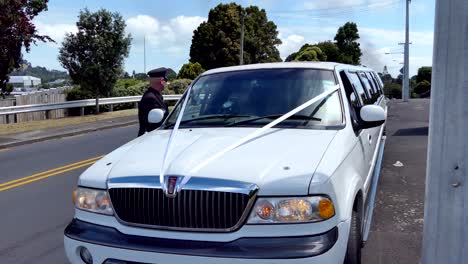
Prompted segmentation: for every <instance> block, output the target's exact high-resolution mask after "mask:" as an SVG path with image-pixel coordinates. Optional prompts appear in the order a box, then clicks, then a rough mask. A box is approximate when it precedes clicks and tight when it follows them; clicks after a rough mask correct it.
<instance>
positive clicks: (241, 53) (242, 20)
mask: <svg viewBox="0 0 468 264" xmlns="http://www.w3.org/2000/svg"><path fill="white" fill-rule="evenodd" d="M244 17H245V14H244V12H243V11H241V36H240V55H239V65H242V64H244Z"/></svg>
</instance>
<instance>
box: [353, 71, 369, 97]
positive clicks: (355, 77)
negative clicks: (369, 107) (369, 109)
mask: <svg viewBox="0 0 468 264" xmlns="http://www.w3.org/2000/svg"><path fill="white" fill-rule="evenodd" d="M348 76H349V78H350V81H351V83H352V85H353V87H354V89H355V90H356V92H357V94H358V96H359V99H360V100H361V102H363V103H364V104H367V103H368V102H369V99H368V96H367V94H366V91H365V90H364V87H363V86H362V83H361V81H360V80H359V77H358V75H357V73H356V72H351V73H349V75H348Z"/></svg>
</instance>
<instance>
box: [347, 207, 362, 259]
mask: <svg viewBox="0 0 468 264" xmlns="http://www.w3.org/2000/svg"><path fill="white" fill-rule="evenodd" d="M361 247H362V237H361V219H360V217H359V214H358V213H357V212H354V211H353V214H352V216H351V226H350V229H349V238H348V248H347V250H346V256H345V261H344V264H361Z"/></svg>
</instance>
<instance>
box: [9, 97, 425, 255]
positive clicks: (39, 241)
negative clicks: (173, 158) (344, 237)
mask: <svg viewBox="0 0 468 264" xmlns="http://www.w3.org/2000/svg"><path fill="white" fill-rule="evenodd" d="M428 106H429V101H428V100H417V101H412V102H411V103H401V102H392V103H391V106H390V110H389V121H388V126H387V136H388V139H387V145H386V149H385V153H384V162H383V165H382V166H383V168H382V175H381V178H380V182H379V190H378V196H377V203H376V209H375V214H374V221H373V225H372V228H371V233H370V238H369V241H368V243H367V244H366V247H365V248H364V253H363V263H365V264H371V263H372V264H380V263H389V264H390V263H391V264H394V263H403V264H406V263H408V264H410V263H411V264H414V263H418V262H419V260H420V251H421V238H422V236H421V233H422V225H423V211H424V205H423V201H424V188H425V187H424V180H425V162H426V152H427V151H426V148H427V126H428ZM137 129H138V128H137V126H136V125H130V126H126V127H118V128H117V127H116V128H112V129H106V130H102V131H96V132H91V133H86V134H81V135H75V136H69V137H64V138H60V139H53V140H47V141H43V142H38V143H32V144H27V145H22V146H17V147H11V148H9V149H0V212H1V213H0V263H2V264H3V263H18V264H22V263H24V264H26V263H27V264H30V263H67V261H66V257H65V253H64V249H63V230H64V228H65V227H66V225H67V224H68V223H69V222H70V220H71V219H72V217H73V205H72V204H71V192H72V190H73V188H74V187H75V186H76V182H77V179H78V176H79V175H80V173H82V172H83V171H84V169H85V168H86V167H87V166H89V164H91V163H92V162H93V161H94V160H93V159H92V158H95V157H99V156H101V155H104V154H106V153H109V152H110V151H112V150H113V149H115V148H117V147H119V146H120V145H123V144H124V143H126V142H128V141H130V140H131V139H133V138H135V135H136V133H137ZM89 159H91V160H90V162H84V163H77V162H80V161H83V160H89ZM69 164H72V165H70V166H67V165H69ZM64 166H65V167H64ZM56 168H59V169H56ZM54 169H56V170H54ZM42 172H45V173H42ZM30 175H33V177H32V178H31V179H30V180H18V182H14V184H12V183H11V182H12V181H15V180H17V179H20V178H23V177H26V176H30ZM6 183H9V184H6ZM11 186H14V187H12V188H9V187H11Z"/></svg>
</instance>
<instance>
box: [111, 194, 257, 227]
mask: <svg viewBox="0 0 468 264" xmlns="http://www.w3.org/2000/svg"><path fill="white" fill-rule="evenodd" d="M109 194H110V198H111V201H112V205H113V207H114V210H115V213H116V215H117V217H118V218H119V219H120V220H122V221H123V222H126V223H129V224H136V225H141V226H145V227H154V228H158V227H159V228H169V229H177V230H210V231H219V232H223V231H233V230H235V229H236V228H237V227H238V226H239V225H240V224H242V223H241V222H242V220H243V219H244V218H245V216H246V214H247V213H248V211H249V209H250V207H251V204H252V202H253V199H251V198H252V197H251V196H249V195H247V194H244V193H235V192H221V191H208V190H181V191H180V192H179V193H178V194H177V196H176V197H173V198H169V197H166V195H164V193H163V191H162V190H161V189H158V188H128V187H126V188H111V189H109Z"/></svg>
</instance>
